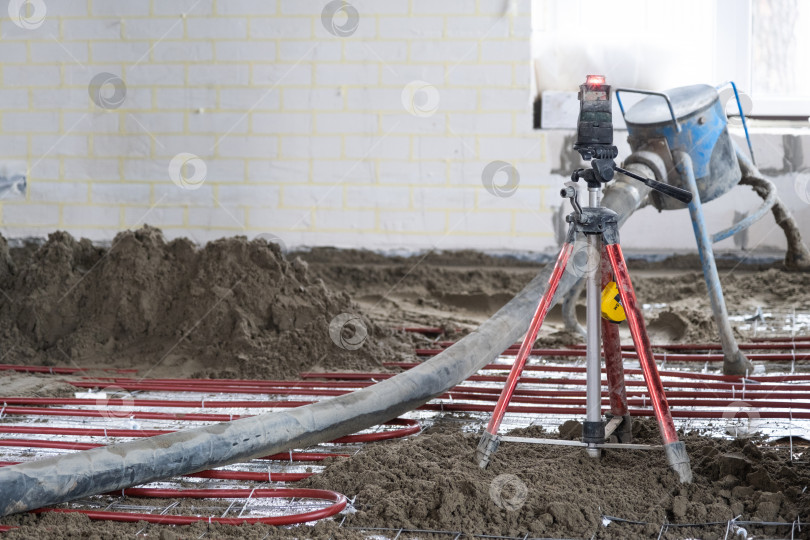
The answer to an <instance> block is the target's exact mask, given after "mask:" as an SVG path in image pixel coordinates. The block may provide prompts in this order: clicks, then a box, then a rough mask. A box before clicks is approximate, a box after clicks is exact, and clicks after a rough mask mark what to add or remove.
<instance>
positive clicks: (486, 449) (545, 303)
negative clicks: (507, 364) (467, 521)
mask: <svg viewBox="0 0 810 540" xmlns="http://www.w3.org/2000/svg"><path fill="white" fill-rule="evenodd" d="M575 231H576V228H575V226H574V225H573V224H572V225H571V227H570V228H569V230H568V238H567V239H566V241H565V244H563V247H562V249H561V250H560V254H559V255H558V256H557V262H556V263H555V264H554V270H553V271H552V272H551V276H550V277H549V278H548V287H547V288H546V292H545V294H543V297H542V298H541V299H540V303H539V304H538V305H537V310H536V311H535V312H534V316H533V317H532V322H531V324H530V325H529V330H528V331H527V332H526V337H525V338H523V343H522V344H521V346H520V350H519V351H518V355H517V358H516V359H515V363H514V364H513V365H512V369H511V370H510V371H509V377H507V379H506V385H505V386H504V388H503V391H501V396H500V397H499V398H498V403H497V404H496V405H495V410H494V411H493V412H492V418H490V419H489V424H488V425H487V429H486V431H485V432H484V435H483V436H482V437H481V440H480V441H479V443H478V449H477V450H476V452H475V461H476V462H477V463H478V466H479V467H481V468H482V469H486V468H487V465H489V460H490V459H491V458H492V454H493V453H494V452H495V450H497V448H498V444H500V439H499V438H498V428H499V427H500V426H501V421H503V415H504V414H506V407H507V405H509V401H510V400H511V399H512V394H513V393H514V392H515V387H516V386H517V383H518V379H519V378H520V374H521V373H522V372H523V366H525V365H526V359H527V358H528V357H529V353H530V352H531V349H532V345H533V344H534V340H535V339H537V332H539V331H540V327H541V326H542V325H543V320H544V319H545V318H546V314H547V313H548V310H549V308H550V307H551V302H552V300H553V299H554V293H556V292H557V286H558V285H559V284H560V278H561V277H562V273H563V272H564V271H565V266H566V265H567V264H568V259H569V258H570V257H571V252H572V251H573V249H574V236H575V234H576V232H575Z"/></svg>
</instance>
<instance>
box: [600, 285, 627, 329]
mask: <svg viewBox="0 0 810 540" xmlns="http://www.w3.org/2000/svg"><path fill="white" fill-rule="evenodd" d="M602 318H603V319H607V320H608V321H610V322H615V323H620V322H622V321H624V320H626V319H627V315H625V314H624V306H622V298H621V296H620V295H619V287H617V286H616V282H615V281H611V282H610V283H608V284H607V285H606V286H605V288H604V290H602Z"/></svg>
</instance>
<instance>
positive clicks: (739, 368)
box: [723, 351, 754, 375]
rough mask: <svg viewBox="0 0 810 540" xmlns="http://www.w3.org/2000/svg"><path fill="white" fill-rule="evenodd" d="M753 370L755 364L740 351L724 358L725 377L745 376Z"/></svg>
mask: <svg viewBox="0 0 810 540" xmlns="http://www.w3.org/2000/svg"><path fill="white" fill-rule="evenodd" d="M753 370H754V364H752V363H751V361H750V360H749V359H748V358H746V356H745V355H744V354H743V353H741V352H740V351H737V352H734V353H731V354H726V355H724V357H723V375H745V374H746V372H749V373H750V372H752V371H753Z"/></svg>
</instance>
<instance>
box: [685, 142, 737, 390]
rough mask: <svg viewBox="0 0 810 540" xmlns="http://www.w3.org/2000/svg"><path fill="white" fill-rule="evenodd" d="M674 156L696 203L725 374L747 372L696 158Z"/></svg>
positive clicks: (693, 206)
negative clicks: (716, 257)
mask: <svg viewBox="0 0 810 540" xmlns="http://www.w3.org/2000/svg"><path fill="white" fill-rule="evenodd" d="M672 157H673V159H674V161H675V167H676V168H677V169H678V173H680V175H681V178H683V179H684V180H686V182H687V183H688V184H689V189H690V191H692V202H691V203H689V214H690V215H691V217H692V228H693V229H694V231H695V240H697V244H698V252H699V253H700V264H701V266H702V267H703V278H704V279H705V280H706V286H707V287H708V289H709V299H710V300H711V303H712V313H714V322H715V324H716V325H717V330H718V331H719V332H720V343H721V344H722V346H723V373H724V374H726V375H745V372H746V371H748V370H749V369H751V367H752V366H751V362H749V361H748V359H747V358H746V357H745V355H744V354H742V353H741V352H740V348H739V347H738V346H737V340H735V339H734V334H733V333H732V331H731V324H730V323H729V322H728V312H727V311H726V302H725V300H724V299H723V289H722V288H721V286H720V277H719V276H718V275H717V266H716V265H715V262H714V253H713V250H712V241H711V238H710V237H709V231H708V229H707V228H706V223H705V221H704V220H703V210H702V207H701V203H700V194H699V193H698V188H697V183H696V181H695V172H694V170H693V168H692V158H691V157H689V154H687V153H686V152H681V151H674V152H673V153H672Z"/></svg>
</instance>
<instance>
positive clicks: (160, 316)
mask: <svg viewBox="0 0 810 540" xmlns="http://www.w3.org/2000/svg"><path fill="white" fill-rule="evenodd" d="M0 290H1V291H2V295H0V328H2V330H0V345H2V347H3V349H4V350H5V351H8V354H7V356H6V359H5V360H4V361H5V362H22V363H36V364H46V365H48V364H59V365H68V366H70V365H81V366H88V365H90V366H98V365H105V364H108V365H115V366H116V367H120V368H123V367H136V368H139V369H140V370H141V374H142V375H145V374H147V373H148V374H149V375H150V376H156V375H157V374H167V375H172V376H210V377H243V378H244V377H263V378H289V377H295V376H297V375H298V373H299V372H301V371H305V370H309V369H313V368H319V367H320V368H326V369H329V368H337V369H352V368H359V369H369V368H376V369H379V368H380V363H381V362H382V361H383V360H386V359H390V358H391V357H392V356H394V354H393V352H392V351H391V350H390V348H388V347H386V346H383V345H381V342H382V341H384V340H385V338H386V335H385V330H383V329H381V328H378V327H376V326H375V325H374V324H373V323H371V322H370V321H368V320H364V319H362V317H360V318H358V317H359V314H358V313H357V308H356V306H354V305H353V303H352V301H351V299H350V298H349V296H348V295H347V294H345V293H334V292H331V291H330V290H328V289H327V288H326V286H325V285H324V283H323V282H322V281H321V280H320V279H315V278H313V277H312V276H310V274H309V272H308V268H307V263H305V262H304V261H302V260H300V259H297V258H296V259H294V260H293V261H288V260H286V258H285V257H284V255H283V254H282V253H281V251H280V250H279V248H278V246H277V245H276V244H273V243H269V244H268V243H267V242H265V241H264V240H254V241H250V242H249V241H247V240H246V239H245V238H244V237H234V238H227V239H222V240H217V241H215V242H210V243H209V244H207V245H206V246H205V247H203V248H201V249H198V248H197V247H195V245H194V244H193V243H192V242H191V241H189V240H187V239H178V240H174V241H171V242H166V241H165V240H164V238H163V236H162V234H161V232H160V231H159V230H157V229H154V228H151V227H145V228H142V229H140V230H137V231H126V232H122V233H120V234H118V235H117V236H116V237H115V239H114V240H113V242H112V244H111V247H110V248H102V247H98V246H94V245H92V244H91V243H90V242H89V241H88V240H86V239H83V240H81V241H77V240H75V239H74V238H73V237H72V236H70V235H69V234H67V233H64V232H56V233H53V234H51V235H50V236H49V237H48V240H47V241H46V242H45V243H44V244H43V245H41V246H40V247H39V248H38V249H36V250H27V251H24V252H23V253H16V254H15V256H14V257H12V256H11V255H10V251H9V249H8V247H7V245H6V242H5V240H3V241H2V245H0ZM343 313H345V314H348V315H345V316H343V317H342V318H340V319H337V320H335V317H337V316H340V315H341V314H343ZM346 320H350V324H348V325H346V324H343V323H344V322H346ZM333 321H336V322H333ZM330 323H331V324H332V325H333V326H334V325H335V324H337V325H338V328H337V330H338V333H337V334H335V328H333V329H332V330H333V334H332V335H331V336H330ZM357 325H359V326H362V329H360V328H359V327H358V326H357ZM355 331H359V332H360V333H359V334H356V337H357V338H358V339H357V340H352V339H351V338H352V337H353V336H355V334H354V332H355ZM341 332H342V333H341ZM341 335H342V336H343V337H344V338H347V339H346V340H345V341H342V342H341V339H340V337H341ZM333 337H337V338H338V339H337V341H338V342H341V343H343V344H346V343H348V344H349V347H339V346H337V345H336V344H335V340H334V339H332V338H333ZM358 345H359V346H358Z"/></svg>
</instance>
